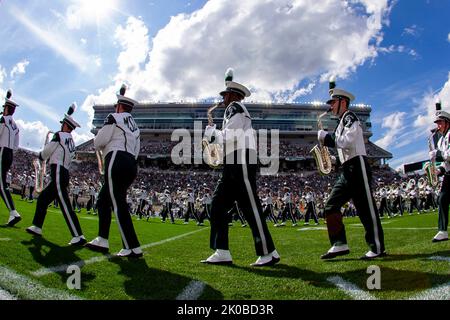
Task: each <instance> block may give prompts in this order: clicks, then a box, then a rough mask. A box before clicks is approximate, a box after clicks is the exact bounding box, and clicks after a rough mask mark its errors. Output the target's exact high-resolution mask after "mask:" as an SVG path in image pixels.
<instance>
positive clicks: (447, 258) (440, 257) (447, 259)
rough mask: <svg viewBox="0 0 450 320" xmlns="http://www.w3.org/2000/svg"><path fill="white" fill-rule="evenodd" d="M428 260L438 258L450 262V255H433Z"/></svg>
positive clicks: (437, 259)
mask: <svg viewBox="0 0 450 320" xmlns="http://www.w3.org/2000/svg"><path fill="white" fill-rule="evenodd" d="M428 260H436V261H447V262H450V257H442V256H432V257H429V258H428Z"/></svg>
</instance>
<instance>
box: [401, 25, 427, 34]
mask: <svg viewBox="0 0 450 320" xmlns="http://www.w3.org/2000/svg"><path fill="white" fill-rule="evenodd" d="M422 31H423V29H422V28H420V27H418V26H417V25H416V24H413V25H412V26H409V27H406V28H405V29H403V32H402V36H404V35H408V36H412V37H418V36H420V34H421V33H422Z"/></svg>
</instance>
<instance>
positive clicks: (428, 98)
mask: <svg viewBox="0 0 450 320" xmlns="http://www.w3.org/2000/svg"><path fill="white" fill-rule="evenodd" d="M437 100H441V103H442V109H443V110H445V111H447V112H450V71H449V73H448V78H447V81H446V83H445V84H444V85H443V87H442V88H441V89H439V92H437V93H432V92H431V93H427V94H425V95H424V97H423V98H422V101H421V102H420V103H419V107H418V108H417V109H416V110H415V111H416V112H418V115H417V117H416V119H415V120H414V123H413V125H414V127H415V128H416V129H418V130H420V131H423V130H425V129H431V128H433V127H435V125H434V123H433V120H434V116H435V113H436V101H437ZM422 110H425V112H423V111H422ZM425 131H426V132H429V131H428V130H425Z"/></svg>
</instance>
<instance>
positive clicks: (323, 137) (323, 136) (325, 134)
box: [317, 130, 328, 143]
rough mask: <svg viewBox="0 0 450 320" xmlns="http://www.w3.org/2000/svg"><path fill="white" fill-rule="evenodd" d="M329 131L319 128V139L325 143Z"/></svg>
mask: <svg viewBox="0 0 450 320" xmlns="http://www.w3.org/2000/svg"><path fill="white" fill-rule="evenodd" d="M327 134H328V132H327V131H325V130H319V131H317V139H318V140H319V141H320V142H321V143H323V141H324V140H325V137H326V136H327Z"/></svg>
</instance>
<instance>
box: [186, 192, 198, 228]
mask: <svg viewBox="0 0 450 320" xmlns="http://www.w3.org/2000/svg"><path fill="white" fill-rule="evenodd" d="M183 197H184V198H185V199H186V200H187V207H186V212H185V213H184V224H188V223H189V217H190V216H193V217H194V219H195V220H196V221H197V225H199V224H200V220H199V219H198V216H197V213H196V212H195V208H194V204H195V196H194V191H193V190H192V187H191V186H190V185H188V186H187V193H184V195H183Z"/></svg>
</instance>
